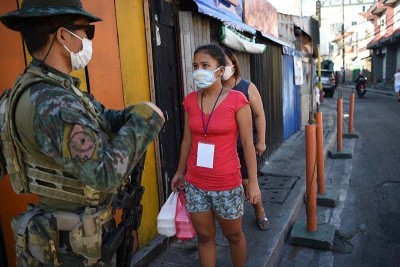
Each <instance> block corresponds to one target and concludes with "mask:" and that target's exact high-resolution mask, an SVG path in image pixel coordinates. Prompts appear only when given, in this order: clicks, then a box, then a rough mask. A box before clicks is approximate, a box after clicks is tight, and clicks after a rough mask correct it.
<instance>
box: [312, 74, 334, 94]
mask: <svg viewBox="0 0 400 267" xmlns="http://www.w3.org/2000/svg"><path fill="white" fill-rule="evenodd" d="M316 75H317V77H318V71H317V73H316ZM321 84H322V89H323V90H324V96H325V97H333V94H334V93H335V89H336V82H335V74H334V72H333V71H332V70H328V69H322V70H321Z"/></svg>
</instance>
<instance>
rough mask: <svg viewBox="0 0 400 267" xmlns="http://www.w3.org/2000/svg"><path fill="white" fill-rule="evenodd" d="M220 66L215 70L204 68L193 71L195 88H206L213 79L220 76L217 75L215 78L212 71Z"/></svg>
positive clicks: (211, 83) (213, 81)
mask: <svg viewBox="0 0 400 267" xmlns="http://www.w3.org/2000/svg"><path fill="white" fill-rule="evenodd" d="M220 68H221V67H219V68H217V69H216V70H204V69H198V70H195V71H193V73H192V76H193V81H194V83H195V84H196V86H197V88H199V89H203V88H208V87H210V86H211V85H213V83H215V81H216V80H217V79H218V78H219V77H221V76H219V77H218V78H215V76H214V73H215V72H216V71H218V70H219V69H220Z"/></svg>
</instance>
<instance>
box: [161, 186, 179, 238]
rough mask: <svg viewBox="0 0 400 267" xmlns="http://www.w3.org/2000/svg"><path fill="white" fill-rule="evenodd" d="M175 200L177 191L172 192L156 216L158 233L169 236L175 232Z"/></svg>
mask: <svg viewBox="0 0 400 267" xmlns="http://www.w3.org/2000/svg"><path fill="white" fill-rule="evenodd" d="M177 200H178V193H176V192H172V193H171V195H169V197H168V199H167V201H166V202H165V203H164V205H163V206H162V208H161V210H160V213H159V214H158V216H157V231H158V233H159V234H160V235H165V236H168V237H171V236H174V235H175V234H176V228H175V214H176V204H177Z"/></svg>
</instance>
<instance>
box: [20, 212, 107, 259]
mask: <svg viewBox="0 0 400 267" xmlns="http://www.w3.org/2000/svg"><path fill="white" fill-rule="evenodd" d="M38 215H41V216H44V217H46V218H47V219H49V220H53V222H54V226H55V228H56V230H57V231H59V232H60V233H61V232H67V233H68V237H69V238H68V239H69V240H68V246H69V247H71V249H72V250H73V251H74V252H75V253H76V254H77V255H82V256H83V257H85V259H86V264H87V265H92V264H95V263H96V262H97V261H98V260H100V259H101V244H102V242H101V241H102V233H103V230H102V228H103V226H104V228H107V227H106V225H107V224H108V223H109V222H110V221H111V220H112V218H113V210H112V207H106V208H101V209H100V210H97V209H96V208H90V207H86V208H85V211H84V212H83V213H81V214H77V213H73V212H66V211H54V212H45V211H43V210H41V209H40V208H34V209H32V210H28V211H27V212H25V213H24V214H23V215H22V216H21V217H20V218H19V220H18V223H17V224H16V228H15V230H14V232H15V240H16V251H17V255H21V254H25V253H30V252H32V251H30V249H34V250H35V246H34V245H32V244H30V246H29V248H28V241H29V239H27V237H28V235H29V233H28V231H27V229H28V224H29V222H30V221H31V220H32V219H33V218H34V217H35V216H38ZM49 243H50V245H51V244H53V245H54V244H57V243H58V242H57V240H49ZM52 252H53V254H54V255H53V257H54V263H53V264H54V265H55V266H57V264H58V259H57V251H56V247H55V246H53V248H52ZM56 263H57V264H56Z"/></svg>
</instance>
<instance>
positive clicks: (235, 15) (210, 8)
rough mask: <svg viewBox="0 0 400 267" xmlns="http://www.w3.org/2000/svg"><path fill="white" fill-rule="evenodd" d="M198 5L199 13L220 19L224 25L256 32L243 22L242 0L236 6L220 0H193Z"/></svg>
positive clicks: (252, 32)
mask: <svg viewBox="0 0 400 267" xmlns="http://www.w3.org/2000/svg"><path fill="white" fill-rule="evenodd" d="M193 1H194V2H195V3H196V4H197V7H198V10H199V12H200V13H203V14H205V15H208V16H210V17H213V18H216V19H218V20H221V21H222V22H223V23H224V24H225V25H227V26H231V27H233V28H234V29H236V30H239V31H245V32H249V33H251V34H256V30H255V29H254V28H253V27H251V26H249V25H247V24H245V23H243V20H242V14H243V8H242V6H243V5H242V2H243V1H242V0H239V1H238V3H239V5H238V6H235V5H233V4H229V3H228V2H226V1H221V0H216V1H215V0H193Z"/></svg>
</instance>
